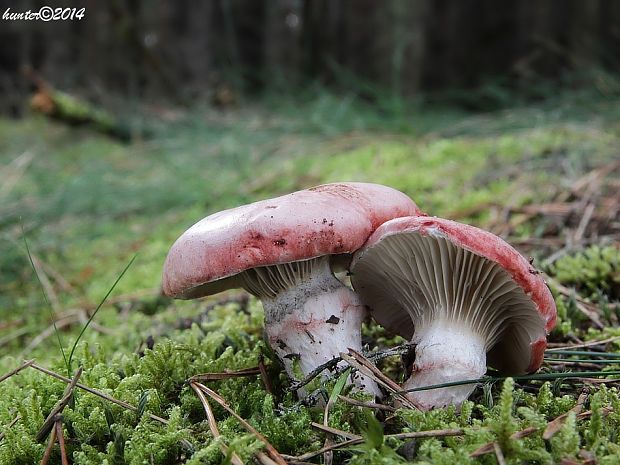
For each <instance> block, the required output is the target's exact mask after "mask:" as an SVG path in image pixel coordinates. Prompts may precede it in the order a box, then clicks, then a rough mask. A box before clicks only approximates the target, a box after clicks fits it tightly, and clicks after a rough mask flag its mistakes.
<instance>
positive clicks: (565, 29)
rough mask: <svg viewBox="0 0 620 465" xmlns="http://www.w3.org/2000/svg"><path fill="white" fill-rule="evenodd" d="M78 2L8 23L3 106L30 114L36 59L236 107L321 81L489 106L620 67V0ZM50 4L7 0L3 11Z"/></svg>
mask: <svg viewBox="0 0 620 465" xmlns="http://www.w3.org/2000/svg"><path fill="white" fill-rule="evenodd" d="M70 3H75V2H70ZM78 3H79V6H80V7H85V15H84V18H83V19H82V20H79V21H78V20H74V21H51V22H47V23H46V22H42V21H6V20H5V21H2V23H1V27H0V43H2V44H3V46H2V48H0V92H1V93H2V95H3V98H2V99H1V100H0V105H1V108H0V109H1V110H2V111H3V113H15V112H18V113H19V112H20V109H21V106H22V103H23V96H24V94H25V93H27V92H28V90H29V88H30V87H31V86H32V82H31V81H29V80H28V79H24V75H23V69H24V67H30V68H32V69H34V70H36V71H37V72H38V73H39V74H40V75H41V76H42V77H43V78H44V79H46V80H49V81H50V82H52V83H53V84H54V85H55V86H57V87H59V88H61V89H64V90H73V91H76V92H80V93H81V94H82V95H86V96H89V97H90V98H93V99H97V100H99V101H106V100H107V101H108V103H109V101H113V98H112V97H117V98H118V97H122V98H132V99H135V100H140V101H143V100H147V101H161V99H167V100H169V101H171V102H175V103H181V104H188V103H190V102H192V101H194V99H195V98H196V97H205V96H207V97H212V98H213V99H215V101H217V102H220V103H224V104H226V103H228V102H230V101H232V100H234V99H236V94H237V93H247V92H250V93H257V92H260V91H263V90H266V89H288V90H292V89H295V88H297V89H299V88H302V87H303V86H304V85H307V84H308V83H310V82H314V83H316V82H318V83H321V84H323V85H327V86H330V87H331V88H333V89H336V90H338V91H341V92H349V91H351V90H353V91H355V92H357V93H359V94H360V95H361V96H362V97H365V98H369V99H372V98H374V97H376V95H374V92H373V90H372V88H373V87H374V86H376V88H378V89H381V91H382V92H389V93H392V94H394V95H397V96H404V97H416V96H421V95H426V96H428V95H429V94H432V93H436V92H438V91H452V92H451V93H449V94H448V95H446V94H443V95H442V96H441V98H447V99H449V100H450V101H452V102H453V103H457V104H462V105H464V106H466V107H467V108H471V109H489V108H490V107H492V106H493V105H497V104H502V103H503V104H505V103H509V102H507V101H503V100H508V95H507V94H506V92H507V91H508V90H511V91H515V90H518V91H521V92H523V93H525V94H526V95H528V96H529V97H532V98H540V97H544V96H547V94H546V93H545V92H547V93H548V92H549V91H550V89H554V88H555V86H556V85H557V84H558V83H559V82H561V81H562V80H563V79H566V76H567V75H568V74H571V76H572V77H573V81H571V85H574V84H576V83H575V79H577V81H579V79H582V80H583V79H586V74H587V71H589V70H591V69H592V68H599V69H602V70H618V67H619V66H620V63H619V60H620V54H619V53H618V51H619V50H620V3H619V2H617V1H615V0H588V1H583V0H541V1H537V2H531V1H528V0H509V1H503V2H497V1H493V0H463V1H449V0H438V1H432V0H414V1H411V0H410V1H408V0H388V1H373V0H273V1H268V0H255V1H253V0H212V1H202V2H191V1H188V0H182V1H175V2H143V1H139V0H127V1H123V0H112V1H109V2H98V1H96V0H90V1H83V2H78ZM44 4H45V2H40V1H32V0H28V1H23V2H7V1H6V0H4V1H2V2H0V5H2V12H4V11H5V10H6V8H9V7H10V8H11V11H12V12H20V11H26V10H28V9H32V10H33V11H36V10H37V9H38V8H39V7H40V6H42V5H44ZM51 6H54V5H51ZM58 6H75V5H58ZM576 76H577V78H576ZM590 77H591V76H590ZM543 81H544V82H549V81H551V82H552V83H553V84H552V85H551V86H550V87H549V86H547V87H546V88H541V82H543ZM581 83H582V84H583V81H581ZM599 84H600V85H602V86H604V85H605V84H604V83H599ZM481 86H487V88H489V89H490V90H489V91H488V92H487V94H488V95H485V96H484V97H483V98H481V96H480V95H479V94H478V95H477V96H476V97H475V98H472V97H471V96H468V94H467V93H460V94H459V93H457V92H455V91H456V90H461V91H462V90H464V89H475V88H480V87H481ZM369 87H370V88H369Z"/></svg>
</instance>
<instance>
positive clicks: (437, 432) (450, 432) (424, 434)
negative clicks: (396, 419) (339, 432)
mask: <svg viewBox="0 0 620 465" xmlns="http://www.w3.org/2000/svg"><path fill="white" fill-rule="evenodd" d="M463 434H465V431H464V430H463V429H461V428H452V429H434V430H428V431H414V432H411V433H397V434H386V435H385V436H384V437H385V438H392V439H421V438H437V437H448V436H462V435H463ZM362 442H364V438H361V437H360V438H354V439H349V440H347V441H342V442H339V443H337V444H333V445H331V446H329V447H323V448H321V449H319V450H315V451H313V452H308V453H306V454H303V455H300V456H298V457H293V456H285V457H286V458H287V460H294V461H302V462H303V461H306V460H308V459H311V458H312V457H316V456H317V455H321V454H322V453H324V452H326V451H328V450H336V449H342V448H343V447H348V446H354V445H356V444H361V443H362Z"/></svg>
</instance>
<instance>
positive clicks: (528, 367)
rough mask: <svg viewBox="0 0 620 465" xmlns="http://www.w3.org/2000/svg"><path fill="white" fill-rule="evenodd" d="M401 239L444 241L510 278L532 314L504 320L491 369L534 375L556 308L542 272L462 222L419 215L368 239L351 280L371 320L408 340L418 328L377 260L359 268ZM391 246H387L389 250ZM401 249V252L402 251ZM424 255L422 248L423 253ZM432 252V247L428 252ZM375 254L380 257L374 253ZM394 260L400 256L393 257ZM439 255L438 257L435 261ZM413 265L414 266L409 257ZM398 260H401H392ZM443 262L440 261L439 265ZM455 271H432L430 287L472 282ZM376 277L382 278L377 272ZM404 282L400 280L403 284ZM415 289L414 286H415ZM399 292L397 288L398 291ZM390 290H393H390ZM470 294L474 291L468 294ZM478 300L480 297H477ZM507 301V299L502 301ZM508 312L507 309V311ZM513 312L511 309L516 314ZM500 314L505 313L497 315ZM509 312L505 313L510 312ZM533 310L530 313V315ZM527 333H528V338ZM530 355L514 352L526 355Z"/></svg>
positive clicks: (419, 258)
mask: <svg viewBox="0 0 620 465" xmlns="http://www.w3.org/2000/svg"><path fill="white" fill-rule="evenodd" d="M400 234H418V235H420V236H421V237H430V238H435V239H438V240H439V239H443V240H445V241H447V242H449V243H451V244H452V245H453V246H455V247H456V248H461V249H464V250H466V251H469V252H471V253H473V254H475V255H477V256H479V257H482V258H484V259H486V260H488V261H490V262H493V263H494V264H496V266H498V267H500V268H501V269H502V270H504V272H505V273H507V274H508V275H509V277H510V279H511V280H512V281H513V282H514V283H515V284H516V286H515V289H514V290H513V291H511V292H513V293H514V294H519V293H522V294H523V295H524V296H527V297H528V298H529V299H522V297H520V296H517V298H520V299H522V300H520V302H522V303H526V304H527V306H528V307H529V306H530V304H529V302H530V301H531V307H532V308H533V309H534V311H530V313H529V316H527V315H528V314H527V313H526V314H523V315H518V316H517V317H516V318H515V319H514V320H511V319H510V317H508V316H506V315H502V318H504V319H505V321H506V325H504V326H503V329H502V331H503V334H501V335H500V336H499V338H497V342H496V343H495V344H494V345H493V347H490V348H489V350H488V353H487V355H488V360H489V364H490V365H491V366H493V367H495V368H498V369H500V370H501V371H504V372H510V373H513V374H520V373H523V372H533V371H536V370H537V369H538V368H539V367H540V365H541V364H542V360H543V354H544V350H545V348H546V345H547V340H546V334H548V333H549V332H550V331H551V330H552V329H553V328H554V327H555V323H556V313H557V311H556V306H555V302H554V299H553V296H552V295H551V292H550V291H549V288H548V287H547V285H546V283H545V281H544V280H543V278H542V277H541V275H540V273H539V272H538V271H537V270H536V269H535V268H534V267H533V266H532V265H531V264H530V263H529V261H528V260H526V259H525V258H524V257H523V256H522V255H521V254H520V253H519V252H518V251H517V250H515V249H514V248H513V247H512V246H510V245H509V244H508V243H507V242H505V241H504V240H503V239H501V238H500V237H498V236H496V235H495V234H492V233H490V232H488V231H484V230H482V229H479V228H476V227H474V226H470V225H467V224H463V223H458V222H455V221H450V220H446V219H442V218H437V217H428V216H417V217H403V218H396V219H393V220H390V221H388V222H386V223H384V224H383V225H381V226H380V227H379V228H377V230H376V231H375V232H374V233H373V234H372V235H371V236H370V238H369V239H368V241H367V242H366V244H365V245H364V247H363V248H361V249H360V250H359V251H358V252H357V253H356V254H355V256H354V258H353V262H352V264H351V270H352V272H353V276H352V278H351V280H352V283H353V286H354V288H355V290H356V291H357V292H358V293H360V295H361V297H362V299H363V300H364V301H365V303H366V304H367V305H369V306H370V307H371V311H372V314H373V317H374V318H375V319H376V320H377V321H378V322H379V323H380V324H382V325H383V326H385V327H386V328H387V329H388V330H390V331H392V332H394V333H396V334H399V335H401V336H403V337H405V338H408V339H410V338H411V337H412V336H413V333H414V331H415V323H414V321H412V318H411V317H410V314H409V313H407V311H406V310H405V309H403V308H402V305H401V302H402V301H401V300H399V299H398V298H394V295H390V290H388V289H387V287H386V286H385V284H384V283H385V281H382V280H383V279H384V278H385V276H380V275H377V274H375V273H374V271H373V270H378V269H379V268H380V266H381V264H380V263H379V262H378V260H377V259H373V260H374V261H373V262H372V263H371V262H370V261H368V258H369V257H366V258H367V260H366V261H367V263H366V264H365V265H364V266H359V265H360V263H361V262H363V261H364V256H365V255H366V254H367V253H368V252H369V251H372V249H373V248H375V247H377V246H378V245H380V244H381V243H382V242H383V241H385V240H386V239H387V238H389V237H390V236H395V235H400ZM386 247H387V246H386ZM401 250H402V249H401ZM420 250H423V249H420ZM428 250H430V248H428ZM374 255H375V256H376V255H378V252H375V253H374ZM395 255H398V254H397V253H395ZM438 256H439V255H435V256H434V257H435V259H437V257H438ZM448 256H449V254H448V253H446V251H445V249H442V250H441V261H442V262H443V263H451V264H453V262H451V261H450V260H452V258H448ZM409 258H410V261H411V257H409ZM415 259H416V260H417V261H419V262H423V261H426V262H427V263H428V265H424V266H425V267H427V268H425V269H429V268H431V267H432V266H433V260H432V259H430V260H429V257H428V256H427V257H422V256H420V255H415ZM394 260H397V259H396V258H394ZM437 261H440V260H437ZM440 265H441V263H437V262H436V263H434V266H435V267H439V266H440ZM398 266H399V267H400V268H401V269H402V268H403V267H404V268H406V266H405V265H403V264H402V263H401V262H398ZM453 272H454V270H453V269H443V270H436V271H434V273H436V274H434V275H433V276H431V280H430V282H431V283H433V282H434V281H433V280H436V281H439V280H443V281H444V282H447V281H450V284H446V285H445V287H446V290H443V291H442V292H446V294H448V293H449V292H456V291H452V290H448V287H449V286H450V285H452V283H461V282H462V281H461V280H466V279H468V278H467V276H460V277H458V278H453ZM378 273H380V272H379V271H378ZM386 274H387V272H386ZM469 279H474V281H472V282H470V283H468V284H466V286H468V287H470V288H472V289H473V288H475V287H476V286H478V287H481V283H480V282H476V281H475V278H469ZM401 282H402V281H401ZM415 285H416V284H415V283H414V284H411V286H415ZM396 287H398V286H396ZM390 289H391V288H390ZM468 292H475V291H473V290H470V291H468ZM474 295H477V297H478V298H479V297H480V294H474ZM504 301H505V300H504ZM507 308H508V307H507ZM512 308H513V307H510V310H512ZM499 311H500V312H501V311H502V309H500V310H499ZM508 311H509V310H506V312H508ZM528 311H529V310H528ZM524 320H528V321H525V322H524ZM524 333H525V334H524ZM524 349H527V350H525V352H526V353H516V352H519V351H520V352H523V351H524Z"/></svg>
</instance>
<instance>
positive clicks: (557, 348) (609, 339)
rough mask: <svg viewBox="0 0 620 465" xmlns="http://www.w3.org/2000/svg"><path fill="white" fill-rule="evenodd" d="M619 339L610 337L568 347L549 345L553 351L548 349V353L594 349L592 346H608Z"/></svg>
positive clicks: (564, 345) (559, 344)
mask: <svg viewBox="0 0 620 465" xmlns="http://www.w3.org/2000/svg"><path fill="white" fill-rule="evenodd" d="M618 339H620V336H614V337H609V338H607V339H601V340H598V341H589V342H584V343H583V344H574V345H567V344H563V343H555V344H554V343H549V346H550V347H551V349H547V350H546V352H556V351H560V350H572V349H582V348H585V347H592V346H598V345H603V344H608V343H610V342H615V341H617V340H618Z"/></svg>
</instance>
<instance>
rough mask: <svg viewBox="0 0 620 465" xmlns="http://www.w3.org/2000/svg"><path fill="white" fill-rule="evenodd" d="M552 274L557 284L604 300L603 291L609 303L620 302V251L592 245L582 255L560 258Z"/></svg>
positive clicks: (598, 299) (615, 248)
mask: <svg viewBox="0 0 620 465" xmlns="http://www.w3.org/2000/svg"><path fill="white" fill-rule="evenodd" d="M550 272H551V273H552V274H554V275H555V276H556V278H557V280H558V281H560V282H561V283H563V284H565V285H569V286H574V287H575V288H576V289H577V291H579V292H581V293H583V294H584V295H586V296H588V297H590V298H592V299H593V300H594V301H600V300H601V292H602V293H604V294H605V295H607V296H608V298H609V299H610V300H617V299H620V248H618V247H613V246H608V247H599V246H597V245H593V246H590V247H588V248H587V249H585V250H584V251H583V252H580V253H577V254H575V255H567V256H565V257H562V258H560V259H558V260H557V261H556V262H555V263H554V264H553V265H552V266H551V267H550Z"/></svg>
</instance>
